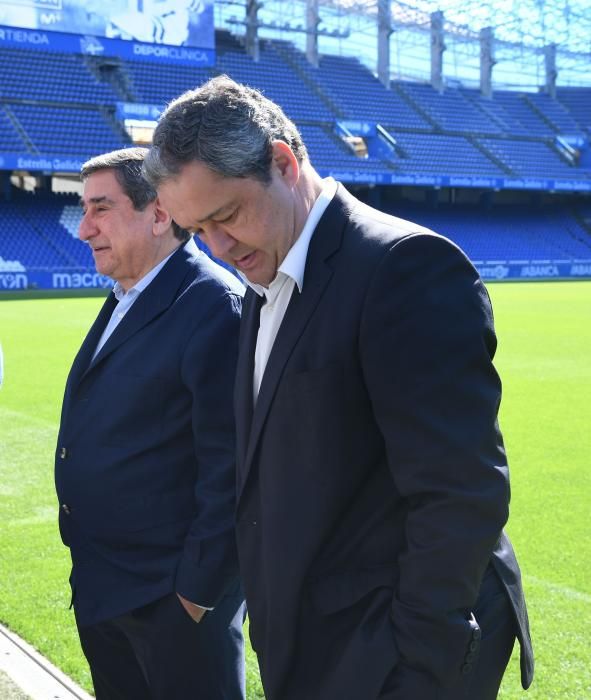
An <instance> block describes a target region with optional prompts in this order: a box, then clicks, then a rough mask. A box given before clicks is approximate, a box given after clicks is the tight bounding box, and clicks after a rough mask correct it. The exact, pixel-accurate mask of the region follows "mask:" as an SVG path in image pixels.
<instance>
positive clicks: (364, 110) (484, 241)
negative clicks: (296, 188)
mask: <svg viewBox="0 0 591 700" xmlns="http://www.w3.org/2000/svg"><path fill="white" fill-rule="evenodd" d="M221 73H227V74H228V75H230V76H231V77H233V78H235V79H236V80H238V81H241V82H245V83H247V84H249V85H251V86H253V87H257V88H259V89H261V90H262V91H263V92H264V93H265V94H266V95H267V96H268V97H270V98H271V99H273V100H275V101H276V102H278V103H279V104H281V105H282V106H283V108H284V109H285V111H286V112H287V113H288V114H289V115H290V116H291V117H292V118H293V119H294V121H295V122H296V124H297V125H298V127H299V128H300V130H301V133H302V135H303V137H304V140H305V142H306V144H307V146H308V150H309V153H310V157H311V160H312V163H313V164H314V165H315V167H317V168H318V169H319V170H320V171H321V172H323V173H328V172H333V173H335V175H336V176H337V177H341V179H344V180H345V181H346V182H349V183H351V184H352V185H353V186H360V187H361V188H362V190H363V188H364V187H365V188H367V187H368V186H373V185H375V184H376V183H377V184H378V185H379V184H380V183H381V182H384V183H388V182H392V183H395V182H396V180H395V178H396V177H399V178H401V180H400V182H404V178H405V177H406V178H410V177H417V178H421V177H425V178H430V177H431V178H446V177H447V178H454V177H455V178H462V177H468V178H489V179H491V182H493V183H494V182H495V181H496V180H495V179H499V178H528V179H531V180H535V178H555V179H556V180H557V181H558V180H560V181H563V182H568V181H571V180H572V181H577V182H584V181H587V180H591V168H590V167H589V165H588V164H587V163H585V162H579V161H578V159H577V158H576V157H574V156H573V152H574V151H572V150H571V151H570V152H569V150H568V148H567V149H566V150H565V149H564V147H563V146H564V144H563V146H562V147H561V145H560V143H559V141H560V139H557V137H568V138H570V139H573V138H574V139H578V142H580V143H586V140H587V139H589V136H591V117H590V116H589V115H590V114H591V89H585V88H560V89H559V90H558V94H557V99H553V98H551V97H550V96H549V95H547V94H543V93H542V92H539V93H525V92H522V91H508V90H504V91H496V92H494V93H493V96H492V99H489V98H485V97H483V96H482V95H481V93H480V92H479V91H477V90H474V89H468V88H464V87H449V86H448V87H446V89H444V90H443V91H442V92H438V91H437V90H435V89H434V88H433V87H431V85H429V84H426V83H419V82H409V81H395V82H393V83H392V84H391V86H390V89H386V88H385V87H384V86H383V85H382V83H381V82H380V81H379V80H378V79H377V78H376V77H375V76H374V75H373V74H372V73H371V72H370V71H369V69H368V68H366V67H365V66H364V65H362V64H361V63H360V61H359V60H357V59H355V58H347V57H338V56H321V57H320V61H319V65H318V67H314V66H312V65H311V64H310V63H309V62H308V61H307V59H306V57H305V55H304V54H303V53H302V52H301V51H300V50H298V49H297V48H296V47H295V46H294V45H293V44H291V43H289V42H287V41H282V40H279V39H272V40H271V39H267V40H262V41H261V42H260V47H259V56H258V60H254V59H253V58H252V57H251V56H249V55H248V54H247V52H246V51H245V49H244V47H243V45H242V43H241V42H240V41H239V40H237V39H236V38H235V37H234V36H233V35H231V34H230V33H229V32H227V31H218V32H216V62H215V65H213V66H210V67H187V66H183V65H170V64H167V63H155V62H150V61H146V60H141V59H140V58H138V59H137V60H132V59H129V58H128V59H122V58H119V57H115V56H104V55H100V56H83V55H78V54H60V53H51V52H44V51H37V50H26V49H8V48H2V49H0V159H1V158H2V154H3V153H7V154H11V153H18V154H25V155H26V154H30V155H31V156H40V157H43V156H47V157H56V156H63V157H71V158H74V157H75V158H79V159H80V160H84V159H86V158H88V157H91V156H93V155H95V154H97V153H100V152H104V151H107V150H111V149H115V148H120V147H123V146H125V145H129V144H131V142H132V140H131V137H130V135H129V134H128V133H127V132H126V131H125V128H124V125H123V123H122V122H121V121H119V120H118V119H117V116H116V115H117V105H118V103H119V102H125V103H132V104H133V103H139V104H144V105H154V106H155V107H156V108H162V107H163V106H164V105H165V104H166V103H167V102H169V101H170V100H171V99H173V98H174V97H176V96H177V95H178V94H180V93H181V92H183V91H185V90H187V89H189V88H193V87H195V86H196V85H198V84H200V83H201V82H203V81H204V80H207V79H208V78H210V77H212V76H213V75H217V74H221ZM351 124H359V125H360V128H361V129H362V131H361V132H355V131H354V130H353V132H350V131H349V129H350V128H353V127H352V126H351ZM363 129H365V131H363ZM352 134H353V135H352ZM345 137H346V138H345ZM353 142H356V143H353ZM388 178H391V179H390V180H389V179H388ZM434 182H435V181H434ZM489 187H491V188H494V184H492V185H489ZM425 196H427V195H425ZM435 197H436V198H438V196H437V193H435ZM427 199H429V197H427ZM431 199H432V197H431ZM4 200H5V201H2V202H1V203H0V207H1V208H0V212H1V217H2V221H3V226H2V228H1V230H0V257H1V258H2V259H3V261H16V263H17V264H20V265H23V266H25V267H26V268H44V269H50V268H60V269H69V268H72V269H74V268H76V269H78V268H85V269H86V268H87V269H91V268H92V267H93V265H92V257H91V255H90V253H89V250H88V248H87V246H84V245H83V244H81V243H80V242H79V241H78V240H77V238H76V233H77V228H78V223H79V218H80V212H79V209H78V205H77V197H73V196H69V195H61V196H58V195H52V194H51V193H49V192H43V191H38V192H37V193H36V194H34V195H33V194H28V193H23V192H22V191H20V190H18V189H17V188H14V187H9V186H6V185H5V187H4ZM387 200H388V195H387V194H386V195H385V197H384V207H385V208H387V207H388V206H389V205H388V204H387ZM522 200H523V201H522V205H521V206H515V207H513V208H512V207H511V206H509V205H504V206H502V207H499V208H498V210H496V209H495V210H494V211H492V210H488V211H487V212H486V216H485V217H483V216H482V215H481V213H480V214H479V212H478V211H477V210H472V209H471V208H470V206H465V205H464V206H459V205H458V204H457V203H456V204H455V205H453V206H452V205H445V204H443V205H441V206H439V207H437V208H432V207H429V206H421V207H414V208H413V206H412V205H408V203H407V204H405V203H404V200H402V201H401V203H398V204H397V205H396V207H395V211H394V213H396V214H397V215H401V216H403V217H405V218H410V219H414V220H416V221H419V222H421V223H424V224H425V225H428V226H430V227H431V228H434V229H435V230H437V231H440V232H441V233H444V234H446V235H449V236H450V237H452V238H453V239H454V240H456V241H457V242H458V243H459V244H460V245H461V246H462V247H463V248H464V249H465V250H466V251H467V252H468V253H469V255H470V256H471V257H472V258H473V259H474V260H478V261H491V260H506V261H509V260H528V261H530V260H578V261H580V260H583V261H589V262H590V263H591V243H590V241H591V235H590V233H589V231H591V211H589V212H586V213H585V211H584V209H582V208H581V206H580V205H579V204H578V203H572V204H571V203H566V204H565V203H563V202H562V200H561V203H560V204H557V205H556V206H553V207H544V208H543V209H541V210H539V209H538V208H535V207H534V208H532V207H528V206H524V205H523V203H524V202H525V201H527V195H523V197H522ZM377 201H378V203H379V202H380V196H379V195H378V196H377ZM575 204H576V206H575ZM581 212H583V213H581Z"/></svg>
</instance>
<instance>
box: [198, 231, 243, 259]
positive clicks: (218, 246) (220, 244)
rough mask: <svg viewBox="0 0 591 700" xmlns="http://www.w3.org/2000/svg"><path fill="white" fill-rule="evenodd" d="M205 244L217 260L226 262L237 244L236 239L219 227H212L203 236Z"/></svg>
mask: <svg viewBox="0 0 591 700" xmlns="http://www.w3.org/2000/svg"><path fill="white" fill-rule="evenodd" d="M203 242H204V243H205V244H206V245H207V247H208V248H209V249H210V250H211V252H212V253H213V255H214V256H215V257H216V258H220V259H221V260H224V259H225V258H227V257H228V254H229V252H230V251H231V250H232V248H233V247H234V246H235V244H236V239H235V238H233V237H232V236H230V235H229V234H228V233H226V231H224V230H223V229H222V228H220V227H219V226H211V227H210V228H209V229H208V230H207V231H206V232H205V235H204V236H203Z"/></svg>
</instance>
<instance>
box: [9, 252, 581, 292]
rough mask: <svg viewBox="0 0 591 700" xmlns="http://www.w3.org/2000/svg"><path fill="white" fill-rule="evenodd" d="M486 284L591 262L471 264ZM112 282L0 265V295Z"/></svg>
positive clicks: (86, 272) (566, 275)
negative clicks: (3, 267)
mask: <svg viewBox="0 0 591 700" xmlns="http://www.w3.org/2000/svg"><path fill="white" fill-rule="evenodd" d="M474 265H475V266H476V268H477V269H478V272H479V273H480V275H481V276H482V278H483V279H484V280H486V281H503V280H551V279H554V280H557V279H561V280H566V279H591V260H579V261H577V260H572V261H568V260H546V261H542V260H523V261H512V260H500V261H496V262H490V263H489V262H478V261H476V262H475V263H474ZM112 285H113V281H112V280H111V279H109V278H108V277H105V276H104V275H101V274H99V273H98V272H97V271H96V270H95V269H93V268H70V267H68V268H53V269H49V268H25V267H24V266H22V265H20V264H19V265H18V266H13V267H11V266H10V265H7V266H6V267H5V269H2V266H1V265H0V295H1V294H2V293H3V292H14V291H24V290H27V289H28V290H31V289H53V290H71V289H105V290H107V289H110V288H111V286H112Z"/></svg>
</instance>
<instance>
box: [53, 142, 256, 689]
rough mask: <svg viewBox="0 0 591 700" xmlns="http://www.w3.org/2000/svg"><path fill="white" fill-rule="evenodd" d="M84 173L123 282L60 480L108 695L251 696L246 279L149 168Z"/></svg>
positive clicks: (91, 229) (83, 353)
mask: <svg viewBox="0 0 591 700" xmlns="http://www.w3.org/2000/svg"><path fill="white" fill-rule="evenodd" d="M145 152H146V149H141V148H131V149H124V150H119V151H114V152H112V153H108V154H105V155H102V156H98V157H96V158H93V159H92V160H90V161H88V162H87V163H85V164H84V166H83V167H82V180H83V183H84V192H83V195H82V199H81V205H82V211H83V216H82V220H81V223H80V238H81V239H82V240H83V241H85V242H86V243H88V245H89V246H90V247H91V249H92V254H93V257H94V260H95V264H96V268H97V271H98V272H100V273H101V274H103V275H108V276H109V277H112V278H113V279H114V280H115V287H114V289H113V291H112V292H111V293H110V294H109V296H108V298H107V300H106V301H105V304H104V305H103V307H102V309H101V311H100V312H99V315H98V317H97V319H96V321H95V322H94V324H93V326H92V328H91V329H90V331H89V333H88V335H87V337H86V339H85V340H84V342H83V344H82V347H81V349H80V351H79V352H78V355H77V356H76V359H75V360H74V364H73V366H72V369H71V371H70V375H69V377H68V381H67V384H66V390H65V396H64V402H63V408H62V417H61V425H60V431H59V436H58V443H57V450H56V459H55V479H56V488H57V494H58V498H59V503H60V512H59V516H60V518H59V521H60V531H61V535H62V539H63V541H64V544H66V545H67V546H68V547H69V548H70V552H71V556H72V575H71V579H70V580H71V585H72V600H73V604H74V611H75V614H76V623H77V626H78V632H79V636H80V641H81V645H82V649H83V651H84V654H85V655H86V658H87V659H88V662H89V665H90V670H91V674H92V680H93V683H94V689H95V694H96V697H97V698H98V700H147V698H151V699H152V700H187V699H189V698H194V699H195V700H234V699H235V700H241V699H243V698H244V693H245V687H244V686H245V679H244V646H243V639H242V624H243V622H244V615H245V610H244V600H243V594H242V589H241V586H240V582H239V578H238V564H237V556H236V546H235V537H234V504H235V447H234V445H235V443H234V437H235V436H234V421H233V417H232V398H231V397H232V389H233V384H234V372H235V365H236V354H237V345H238V326H239V320H240V309H241V302H242V293H243V287H242V285H241V284H240V283H239V281H238V280H237V279H236V277H235V276H234V275H232V274H231V273H230V272H228V271H226V270H224V269H223V268H221V267H220V266H219V265H217V264H215V263H214V262H213V261H211V260H210V259H209V258H208V257H207V256H206V255H205V254H204V253H201V252H200V251H199V250H198V248H197V246H196V245H195V242H194V241H193V239H192V237H191V235H190V234H189V233H188V232H187V231H185V230H183V229H181V228H180V227H179V226H178V225H177V224H175V222H174V221H172V219H171V217H170V214H169V213H168V211H167V210H166V209H165V208H164V207H163V206H162V204H161V202H160V201H159V200H158V198H157V195H156V191H155V190H154V188H153V187H152V186H151V185H150V184H149V183H148V182H147V181H146V180H145V179H144V178H143V176H142V163H143V160H144V155H145Z"/></svg>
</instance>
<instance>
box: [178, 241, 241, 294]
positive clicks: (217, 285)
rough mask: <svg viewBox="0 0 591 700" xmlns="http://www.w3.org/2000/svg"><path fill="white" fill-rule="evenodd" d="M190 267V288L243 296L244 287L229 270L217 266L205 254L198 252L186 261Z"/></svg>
mask: <svg viewBox="0 0 591 700" xmlns="http://www.w3.org/2000/svg"><path fill="white" fill-rule="evenodd" d="M188 262H189V265H190V266H191V286H194V285H202V286H205V287H209V288H211V289H212V291H213V290H216V289H217V290H218V291H219V292H222V293H223V292H227V293H230V294H234V295H236V296H239V297H242V296H244V291H245V290H244V285H243V284H242V282H241V281H240V280H239V279H238V277H237V276H236V275H234V274H232V273H231V272H230V271H229V270H227V269H226V268H224V267H222V266H221V265H218V263H216V262H215V261H214V260H212V259H211V258H210V257H209V256H208V255H207V254H206V253H204V252H202V251H198V252H197V254H196V255H193V256H192V257H191V258H189V260H188Z"/></svg>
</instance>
